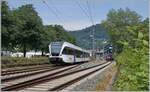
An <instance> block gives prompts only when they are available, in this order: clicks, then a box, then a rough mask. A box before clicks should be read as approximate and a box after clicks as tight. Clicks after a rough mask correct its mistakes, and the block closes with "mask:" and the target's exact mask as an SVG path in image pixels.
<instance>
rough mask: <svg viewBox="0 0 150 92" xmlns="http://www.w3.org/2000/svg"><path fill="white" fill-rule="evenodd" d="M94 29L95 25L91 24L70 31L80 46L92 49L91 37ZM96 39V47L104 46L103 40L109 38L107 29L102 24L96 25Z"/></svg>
mask: <svg viewBox="0 0 150 92" xmlns="http://www.w3.org/2000/svg"><path fill="white" fill-rule="evenodd" d="M92 30H93V26H90V27H87V28H85V29H82V30H77V31H70V32H69V33H70V34H71V35H73V36H74V37H75V38H76V40H77V43H76V44H77V45H78V46H80V47H82V48H86V49H91V46H92V45H91V44H92V38H91V37H90V35H91V34H92ZM95 39H96V41H95V47H102V46H103V40H104V39H105V40H109V35H108V34H107V31H106V30H105V29H104V28H103V27H102V26H101V25H100V24H96V25H95Z"/></svg>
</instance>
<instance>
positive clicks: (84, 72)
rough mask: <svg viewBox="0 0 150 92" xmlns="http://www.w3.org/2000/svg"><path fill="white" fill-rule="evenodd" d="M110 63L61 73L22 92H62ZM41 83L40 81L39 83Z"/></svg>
mask: <svg viewBox="0 0 150 92" xmlns="http://www.w3.org/2000/svg"><path fill="white" fill-rule="evenodd" d="M109 64H110V62H105V63H103V64H98V65H95V66H92V67H88V68H84V69H80V70H76V71H71V72H68V73H60V74H56V75H54V76H51V77H49V78H46V79H45V80H41V81H42V82H43V83H40V84H39V83H36V85H30V87H29V86H28V87H27V88H25V87H24V89H23V90H22V89H21V90H22V91H42V90H45V91H54V90H62V89H63V88H65V87H67V86H69V85H70V84H73V83H75V82H77V81H80V80H81V79H82V78H85V77H86V76H88V75H90V74H92V73H94V72H96V71H98V70H100V69H102V68H104V67H106V66H108V65H109ZM39 82H40V81H39Z"/></svg>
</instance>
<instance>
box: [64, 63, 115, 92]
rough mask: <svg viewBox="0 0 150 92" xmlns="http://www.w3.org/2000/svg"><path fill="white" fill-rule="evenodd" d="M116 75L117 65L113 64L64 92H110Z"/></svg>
mask: <svg viewBox="0 0 150 92" xmlns="http://www.w3.org/2000/svg"><path fill="white" fill-rule="evenodd" d="M96 62H98V61H96ZM101 62H104V61H101ZM116 73H117V67H116V63H115V62H112V64H110V65H109V66H107V67H105V68H103V69H101V70H99V71H98V72H96V73H94V74H92V75H90V76H88V77H86V78H84V79H83V80H81V81H79V82H77V83H75V84H73V85H70V86H69V87H67V88H65V89H64V91H108V90H109V91H110V90H112V86H113V82H114V80H115V77H116Z"/></svg>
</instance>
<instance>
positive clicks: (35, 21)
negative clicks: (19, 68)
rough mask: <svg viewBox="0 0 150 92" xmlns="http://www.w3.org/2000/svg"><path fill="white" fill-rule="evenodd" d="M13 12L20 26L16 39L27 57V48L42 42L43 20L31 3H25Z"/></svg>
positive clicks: (17, 24)
mask: <svg viewBox="0 0 150 92" xmlns="http://www.w3.org/2000/svg"><path fill="white" fill-rule="evenodd" d="M13 13H14V16H15V18H16V20H17V22H16V26H17V27H18V30H17V31H18V32H17V33H16V34H17V38H16V41H17V44H18V45H19V46H20V48H22V49H23V53H24V57H25V56H26V51H27V49H29V50H31V49H33V48H36V46H38V45H39V44H40V39H41V34H42V26H43V25H42V20H41V18H40V17H39V16H38V13H37V12H36V11H35V9H34V8H33V6H32V5H31V4H28V5H23V6H21V7H19V8H18V9H16V10H14V11H13Z"/></svg>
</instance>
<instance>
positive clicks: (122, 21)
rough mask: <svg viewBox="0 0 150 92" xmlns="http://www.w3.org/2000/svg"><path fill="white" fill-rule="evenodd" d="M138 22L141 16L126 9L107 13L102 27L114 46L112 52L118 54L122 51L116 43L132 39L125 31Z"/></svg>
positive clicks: (121, 46) (120, 45) (120, 46)
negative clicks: (106, 31)
mask: <svg viewBox="0 0 150 92" xmlns="http://www.w3.org/2000/svg"><path fill="white" fill-rule="evenodd" d="M140 22H141V16H140V15H138V14H137V13H136V12H135V11H131V10H130V9H128V8H126V9H125V10H123V9H118V10H114V9H112V10H110V11H109V13H108V14H107V19H106V20H105V21H103V22H102V25H103V26H104V28H106V29H107V30H108V33H109V35H110V37H111V40H112V43H113V46H114V52H117V53H120V52H121V51H122V48H123V45H122V44H121V43H118V41H129V40H130V39H132V38H130V35H129V34H128V31H126V30H127V28H128V27H129V26H132V25H138V24H139V23H140ZM129 31H131V30H129Z"/></svg>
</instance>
